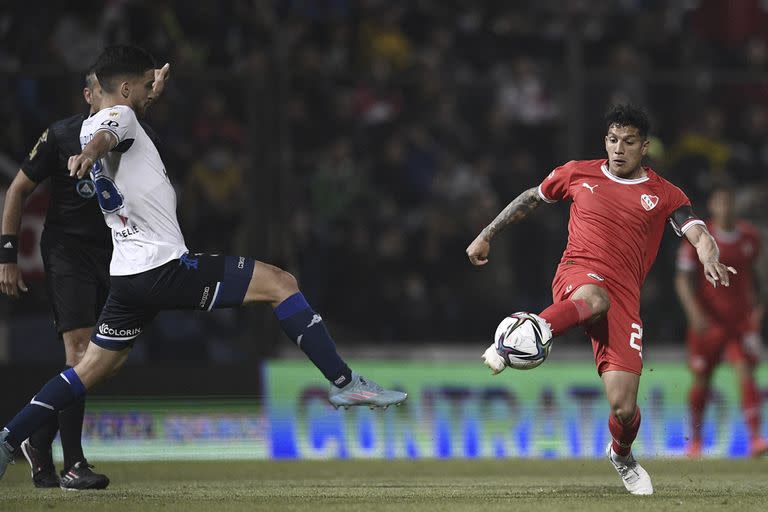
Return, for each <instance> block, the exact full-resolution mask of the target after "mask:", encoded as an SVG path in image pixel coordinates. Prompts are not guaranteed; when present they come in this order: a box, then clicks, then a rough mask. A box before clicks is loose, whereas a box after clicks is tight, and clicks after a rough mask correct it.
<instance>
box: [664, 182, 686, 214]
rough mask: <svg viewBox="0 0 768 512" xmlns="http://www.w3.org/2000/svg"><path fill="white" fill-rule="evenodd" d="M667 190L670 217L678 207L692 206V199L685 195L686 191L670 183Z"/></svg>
mask: <svg viewBox="0 0 768 512" xmlns="http://www.w3.org/2000/svg"><path fill="white" fill-rule="evenodd" d="M667 190H668V193H667V205H668V208H669V209H668V211H669V213H668V214H667V216H668V217H669V216H671V215H672V214H673V213H674V212H675V210H677V209H678V208H681V207H683V206H691V200H690V199H688V196H687V195H685V192H683V191H682V190H680V189H679V188H678V187H676V186H674V185H672V184H671V183H670V184H669V187H668V189H667Z"/></svg>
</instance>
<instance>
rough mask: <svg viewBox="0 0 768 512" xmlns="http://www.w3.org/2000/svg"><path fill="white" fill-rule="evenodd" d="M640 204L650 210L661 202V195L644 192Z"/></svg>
mask: <svg viewBox="0 0 768 512" xmlns="http://www.w3.org/2000/svg"><path fill="white" fill-rule="evenodd" d="M640 204H642V205H643V208H645V211H647V212H649V211H651V210H653V209H654V208H656V205H657V204H659V196H649V195H648V194H643V195H641V196H640Z"/></svg>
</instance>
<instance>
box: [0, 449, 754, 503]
mask: <svg viewBox="0 0 768 512" xmlns="http://www.w3.org/2000/svg"><path fill="white" fill-rule="evenodd" d="M644 466H645V467H646V469H648V471H649V473H650V474H651V477H652V478H653V483H654V487H655V489H656V494H654V495H653V496H631V495H629V494H627V493H626V492H625V491H624V487H623V486H622V484H621V482H620V481H619V477H618V475H616V473H615V471H614V469H613V467H612V466H611V465H610V464H609V463H608V462H607V461H605V460H565V461H553V460H521V459H508V460H419V461H404V460H398V461H381V460H375V461H374V460H353V461H296V462H269V461H258V462H225V461H223V462H121V463H100V464H99V465H98V467H97V468H96V469H97V470H98V471H103V472H104V473H107V474H108V475H109V476H110V477H111V478H112V485H110V487H109V489H107V490H105V491H82V492H65V491H62V490H60V489H35V488H33V487H32V484H31V481H30V479H29V472H28V466H27V465H26V463H25V461H24V460H23V459H22V460H20V461H18V462H17V464H16V465H15V466H10V467H9V468H8V472H7V473H6V475H5V477H4V479H3V480H2V481H0V511H3V512H5V511H9V512H10V511H14V512H16V511H29V510H35V511H38V510H39V511H49V510H55V511H69V510H71V511H78V512H87V511H107V512H117V511H156V510H163V511H166V510H167V511H171V510H181V511H184V512H197V511H213V512H226V511H235V510H249V511H254V510H265V511H266V510H269V511H283V510H286V511H311V512H324V511H333V512H343V511H365V512H375V511H393V512H395V511H396V512H411V511H414V512H424V511H429V510H436V511H438V510H439V511H441V512H455V511H481V512H492V511H505V512H509V511H513V512H517V511H528V510H551V511H567V512H574V511H577V510H585V511H586V510H589V511H611V512H614V511H621V510H627V511H631V512H641V511H653V512H660V511H666V510H672V511H681V512H686V511H708V510H734V511H739V512H746V511H753V510H754V511H757V510H760V511H765V510H768V459H762V460H733V461H724V460H703V461H688V460H655V461H654V460H649V461H647V462H645V463H644Z"/></svg>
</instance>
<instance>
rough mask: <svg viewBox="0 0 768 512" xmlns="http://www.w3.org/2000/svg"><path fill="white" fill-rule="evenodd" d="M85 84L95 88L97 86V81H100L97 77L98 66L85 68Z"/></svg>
mask: <svg viewBox="0 0 768 512" xmlns="http://www.w3.org/2000/svg"><path fill="white" fill-rule="evenodd" d="M83 78H84V79H85V80H84V84H85V87H87V88H89V89H93V88H94V87H95V86H96V82H98V78H96V67H95V66H91V67H89V68H88V69H86V70H85V74H84V75H83Z"/></svg>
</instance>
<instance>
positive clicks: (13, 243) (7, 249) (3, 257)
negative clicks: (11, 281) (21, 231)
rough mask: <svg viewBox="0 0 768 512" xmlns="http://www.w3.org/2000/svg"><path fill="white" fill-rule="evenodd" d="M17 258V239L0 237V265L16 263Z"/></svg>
mask: <svg viewBox="0 0 768 512" xmlns="http://www.w3.org/2000/svg"><path fill="white" fill-rule="evenodd" d="M18 256H19V237H18V236H16V235H0V263H16V261H17V259H18Z"/></svg>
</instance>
